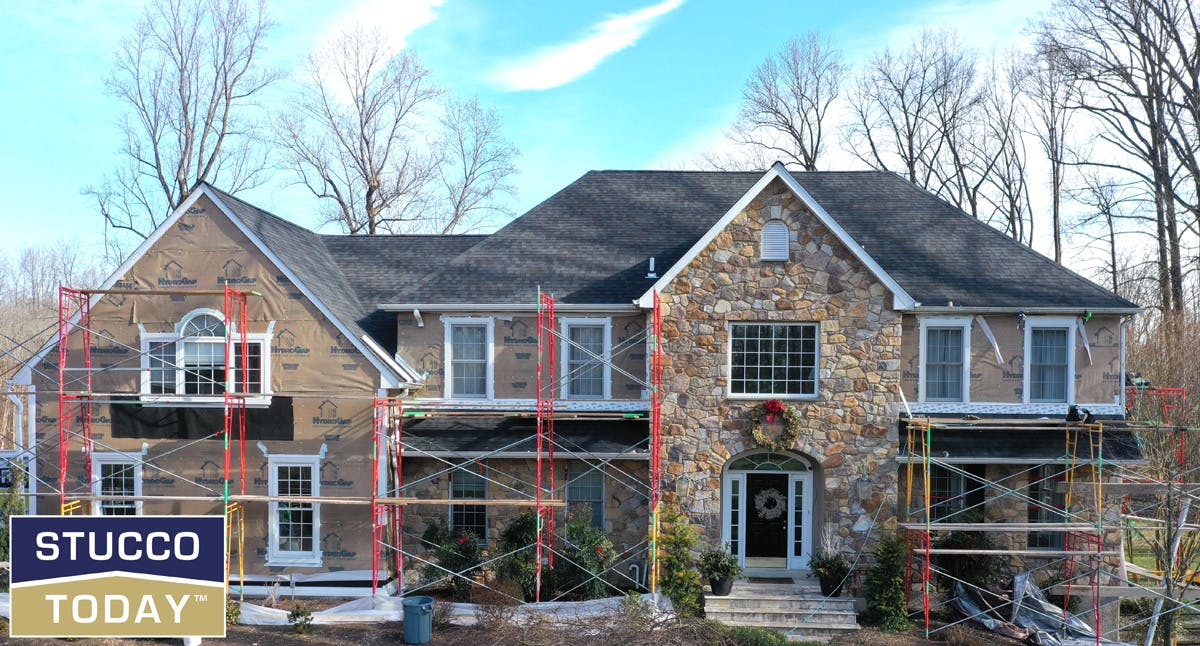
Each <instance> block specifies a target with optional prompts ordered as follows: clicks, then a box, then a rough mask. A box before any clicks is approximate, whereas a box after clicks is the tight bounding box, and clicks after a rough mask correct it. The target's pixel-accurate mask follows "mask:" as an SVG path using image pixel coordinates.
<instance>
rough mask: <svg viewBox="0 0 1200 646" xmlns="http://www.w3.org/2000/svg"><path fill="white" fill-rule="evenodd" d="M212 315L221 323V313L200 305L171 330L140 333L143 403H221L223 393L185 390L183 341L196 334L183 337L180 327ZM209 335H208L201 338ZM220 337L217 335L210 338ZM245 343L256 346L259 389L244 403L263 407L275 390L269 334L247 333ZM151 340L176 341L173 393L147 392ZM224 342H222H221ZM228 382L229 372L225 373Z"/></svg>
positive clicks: (234, 332) (237, 340)
mask: <svg viewBox="0 0 1200 646" xmlns="http://www.w3.org/2000/svg"><path fill="white" fill-rule="evenodd" d="M206 314H207V315H210V316H215V317H217V318H219V319H221V320H222V322H224V320H225V316H224V314H222V313H221V312H219V311H217V310H214V309H212V308H207V307H202V308H198V309H194V310H192V311H190V312H188V313H187V314H185V315H184V316H183V317H182V318H180V319H179V323H177V324H176V325H175V330H174V331H173V332H145V331H143V332H142V333H141V334H140V342H141V355H140V368H141V370H140V372H139V374H140V382H139V387H138V390H139V392H140V394H141V400H142V403H143V404H144V405H147V406H154V405H160V406H163V405H166V406H180V405H196V406H224V405H225V396H224V395H223V394H222V395H185V394H182V393H183V391H184V379H185V377H184V368H183V363H182V361H183V359H182V357H183V353H182V349H183V343H184V342H185V341H187V340H188V339H191V338H195V337H185V336H183V328H184V326H186V325H187V324H188V322H189V321H191V320H192V319H194V318H196V317H198V316H203V315H206ZM231 332H232V335H231V336H232V338H233V344H234V348H235V352H236V348H237V346H238V345H239V344H240V343H241V341H242V335H241V334H239V333H238V332H237V329H236V328H232V329H231ZM204 338H208V337H204ZM213 338H219V337H213ZM246 342H247V343H250V344H256V345H258V346H259V348H260V350H259V363H260V365H261V370H260V372H261V373H262V374H261V379H262V392H261V393H259V394H258V395H256V396H253V397H246V405H247V406H255V407H264V406H269V405H270V404H271V396H272V395H273V394H274V391H272V390H271V333H270V332H266V333H250V334H247V335H246ZM152 343H174V344H175V366H174V368H175V392H174V393H161V394H154V393H151V392H150V344H152ZM222 345H224V343H222ZM226 382H227V383H228V375H226Z"/></svg>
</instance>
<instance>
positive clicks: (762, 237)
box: [758, 218, 792, 262]
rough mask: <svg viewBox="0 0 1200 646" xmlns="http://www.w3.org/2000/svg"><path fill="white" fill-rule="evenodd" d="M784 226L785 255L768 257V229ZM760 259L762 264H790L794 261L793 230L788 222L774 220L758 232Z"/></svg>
mask: <svg viewBox="0 0 1200 646" xmlns="http://www.w3.org/2000/svg"><path fill="white" fill-rule="evenodd" d="M773 226H782V227H783V230H784V231H785V234H784V239H785V243H784V253H783V256H782V257H780V256H775V255H773V256H770V257H768V256H767V227H773ZM758 259H759V260H760V261H762V262H788V261H789V260H791V259H792V228H791V227H790V226H788V223H787V222H784V221H783V220H781V219H779V218H772V219H770V220H767V221H766V222H764V223H763V227H762V229H761V230H760V231H759V232H758Z"/></svg>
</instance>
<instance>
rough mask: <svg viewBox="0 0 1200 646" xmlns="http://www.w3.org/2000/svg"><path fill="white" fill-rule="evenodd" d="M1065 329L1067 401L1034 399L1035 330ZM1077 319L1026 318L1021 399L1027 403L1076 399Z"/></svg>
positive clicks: (1054, 317)
mask: <svg viewBox="0 0 1200 646" xmlns="http://www.w3.org/2000/svg"><path fill="white" fill-rule="evenodd" d="M1035 328H1039V329H1047V328H1049V329H1065V330H1066V331H1067V392H1066V401H1062V402H1059V401H1052V402H1047V401H1036V402H1035V401H1033V400H1032V399H1031V398H1030V379H1031V377H1032V376H1033V371H1032V370H1031V369H1030V368H1031V365H1030V361H1031V360H1032V359H1033V330H1034V329H1035ZM1076 334H1078V332H1077V331H1076V319H1075V318H1073V317H1067V316H1029V317H1026V319H1025V357H1024V359H1023V361H1022V364H1023V366H1024V373H1025V374H1024V375H1022V381H1021V401H1022V402H1023V403H1026V404H1059V403H1062V404H1070V403H1073V402H1074V401H1075V335H1076Z"/></svg>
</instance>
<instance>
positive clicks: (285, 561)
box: [267, 454, 323, 567]
mask: <svg viewBox="0 0 1200 646" xmlns="http://www.w3.org/2000/svg"><path fill="white" fill-rule="evenodd" d="M279 467H309V468H311V469H312V497H313V498H317V497H319V496H320V495H321V456H320V455H284V454H280V455H268V456H267V494H268V495H270V496H278V495H279ZM310 504H312V518H313V548H312V549H311V550H308V551H293V550H287V551H284V550H281V549H279V502H278V501H272V502H271V503H270V505H269V508H270V509H269V512H270V515H269V518H268V523H267V525H268V528H267V565H268V566H272V567H273V566H289V565H290V566H300V567H320V566H321V564H322V561H321V559H322V556H323V555H322V553H321V504H320V503H318V502H313V503H310Z"/></svg>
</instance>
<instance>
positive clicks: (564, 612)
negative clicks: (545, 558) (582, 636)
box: [4, 594, 674, 626]
mask: <svg viewBox="0 0 1200 646" xmlns="http://www.w3.org/2000/svg"><path fill="white" fill-rule="evenodd" d="M624 599H625V597H608V598H605V599H593V600H591V601H547V602H542V603H526V604H522V605H520V606H517V607H516V611H515V613H514V618H515V620H516V621H519V622H520V621H529V620H530V619H532V618H534V617H538V618H542V619H549V620H551V621H555V620H557V621H567V620H572V619H592V618H597V617H607V616H611V615H613V614H615V613H616V612H617V611H618V608H619V607H620V605H621V602H622V601H623V600H624ZM642 600H643V601H644V602H645V603H648V604H652V605H653V606H654V607H655V609H656V610H657V611H658V612H663V613H673V612H674V608H672V606H671V601H670V600H669V599H667V598H666V597H664V596H662V595H658V594H650V595H643V596H642ZM403 601H404V598H403V597H391V596H381V595H380V596H374V597H363V598H362V599H355V600H353V601H348V602H346V603H343V604H342V605H340V606H334V607H332V608H329V609H327V610H318V611H317V612H314V613H312V617H313V623H314V624H365V623H381V622H388V621H403V620H404V608H403V606H402V605H401V604H402V603H403ZM4 603H7V595H6V598H5V601H4ZM447 605H449V606H450V610H451V615H452V617H453V619H452V621H453V622H454V623H456V624H460V625H470V624H474V623H476V618H475V613H476V611H477V610H478V609H479V606H478V605H477V604H474V603H449V604H447ZM287 616H288V611H287V610H283V609H280V608H267V607H265V606H260V605H257V604H253V603H247V602H242V614H241V618H240V619H239V620H238V623H242V624H247V625H253V626H281V625H286V624H287V623H288V620H287Z"/></svg>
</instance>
